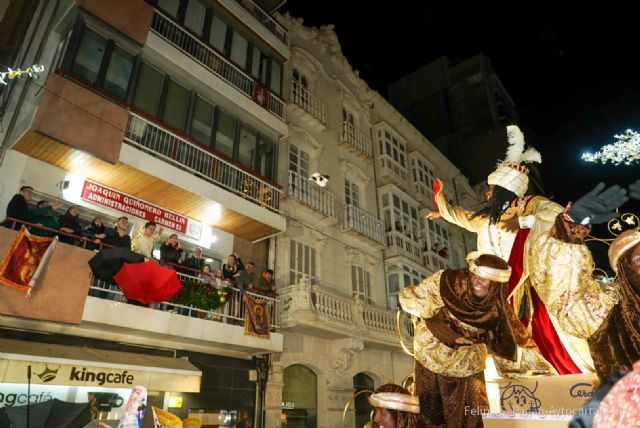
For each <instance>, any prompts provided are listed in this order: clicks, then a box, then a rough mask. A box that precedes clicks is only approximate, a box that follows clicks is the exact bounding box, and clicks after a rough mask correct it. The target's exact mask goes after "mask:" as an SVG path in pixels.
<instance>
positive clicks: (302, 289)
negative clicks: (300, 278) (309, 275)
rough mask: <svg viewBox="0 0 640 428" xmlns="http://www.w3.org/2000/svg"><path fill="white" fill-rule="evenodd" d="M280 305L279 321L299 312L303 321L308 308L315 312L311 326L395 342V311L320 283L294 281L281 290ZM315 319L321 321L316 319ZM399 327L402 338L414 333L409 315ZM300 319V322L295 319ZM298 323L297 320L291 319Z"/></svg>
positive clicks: (305, 321)
mask: <svg viewBox="0 0 640 428" xmlns="http://www.w3.org/2000/svg"><path fill="white" fill-rule="evenodd" d="M280 292H281V295H280V296H281V301H282V302H284V303H283V305H282V312H281V324H282V326H283V328H286V327H287V323H288V322H290V321H292V320H294V319H296V314H297V313H298V312H300V315H301V318H299V319H300V320H303V321H302V322H303V323H308V322H309V320H310V318H308V317H306V316H304V315H303V314H304V313H308V312H309V311H310V312H312V313H314V314H315V317H314V318H311V319H313V320H314V321H313V325H310V327H314V328H318V327H320V328H322V327H327V328H329V329H331V330H333V331H334V332H337V333H336V335H338V336H339V335H341V334H342V335H345V336H349V335H353V334H354V333H357V332H359V333H358V334H359V335H360V336H362V335H364V336H378V337H379V338H383V340H384V341H385V342H388V343H391V344H397V345H398V346H399V343H398V337H397V326H396V319H397V318H396V317H397V313H396V311H392V310H389V309H384V308H379V307H376V306H374V305H370V304H366V303H364V302H363V301H362V300H360V299H359V298H358V297H349V296H345V295H343V294H340V293H338V292H336V291H334V290H331V289H328V288H325V287H322V286H320V285H310V284H308V283H301V284H294V285H290V286H288V287H284V288H282V289H281V290H280ZM318 320H320V321H322V322H318ZM400 321H401V323H400V324H401V330H402V335H403V336H405V337H408V336H411V335H412V334H413V323H412V321H411V319H410V318H409V316H408V315H406V314H404V313H403V314H401V320H400ZM298 322H300V321H298ZM294 324H297V322H294Z"/></svg>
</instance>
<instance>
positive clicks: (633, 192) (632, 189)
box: [629, 179, 640, 201]
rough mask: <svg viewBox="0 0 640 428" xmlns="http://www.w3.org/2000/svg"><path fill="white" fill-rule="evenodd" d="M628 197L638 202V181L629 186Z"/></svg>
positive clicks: (639, 184) (639, 182)
mask: <svg viewBox="0 0 640 428" xmlns="http://www.w3.org/2000/svg"><path fill="white" fill-rule="evenodd" d="M629 197H630V198H631V199H636V200H639V201H640V179H639V180H636V181H635V182H633V183H631V184H629Z"/></svg>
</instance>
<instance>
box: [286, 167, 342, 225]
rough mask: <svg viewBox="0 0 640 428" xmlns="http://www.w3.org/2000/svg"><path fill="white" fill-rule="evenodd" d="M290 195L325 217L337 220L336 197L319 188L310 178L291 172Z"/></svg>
mask: <svg viewBox="0 0 640 428" xmlns="http://www.w3.org/2000/svg"><path fill="white" fill-rule="evenodd" d="M288 194H289V195H291V196H293V197H294V198H296V199H297V200H298V201H300V202H302V203H303V204H304V205H307V206H309V207H310V208H313V209H314V210H316V211H318V212H320V213H322V214H324V215H325V216H327V217H331V218H335V219H337V214H336V195H335V194H333V193H332V192H330V191H329V190H327V189H324V188H322V187H320V186H318V185H317V184H315V183H314V182H313V181H311V180H309V177H304V176H302V175H300V174H298V173H297V172H294V171H289V191H288Z"/></svg>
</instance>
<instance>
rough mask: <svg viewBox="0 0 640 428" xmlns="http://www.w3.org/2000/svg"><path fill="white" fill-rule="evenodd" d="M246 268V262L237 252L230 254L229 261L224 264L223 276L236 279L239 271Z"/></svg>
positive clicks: (231, 279)
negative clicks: (244, 262) (243, 261)
mask: <svg viewBox="0 0 640 428" xmlns="http://www.w3.org/2000/svg"><path fill="white" fill-rule="evenodd" d="M241 270H244V264H243V263H242V260H240V257H238V255H237V254H236V253H233V254H230V255H229V257H227V263H225V264H224V265H222V276H224V278H225V279H227V280H229V281H233V282H235V281H236V277H237V276H238V272H240V271H241Z"/></svg>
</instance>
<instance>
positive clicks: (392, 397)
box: [369, 392, 420, 414]
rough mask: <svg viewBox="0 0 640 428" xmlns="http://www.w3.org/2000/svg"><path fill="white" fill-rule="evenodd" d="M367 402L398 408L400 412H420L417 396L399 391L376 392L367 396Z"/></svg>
mask: <svg viewBox="0 0 640 428" xmlns="http://www.w3.org/2000/svg"><path fill="white" fill-rule="evenodd" d="M369 404H371V405H372V406H373V407H381V408H383V409H390V410H399V411H401V412H409V413H417V414H419V413H420V401H419V400H418V397H416V396H415V395H410V394H401V393H399V392H378V393H376V394H371V395H370V396H369Z"/></svg>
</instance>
